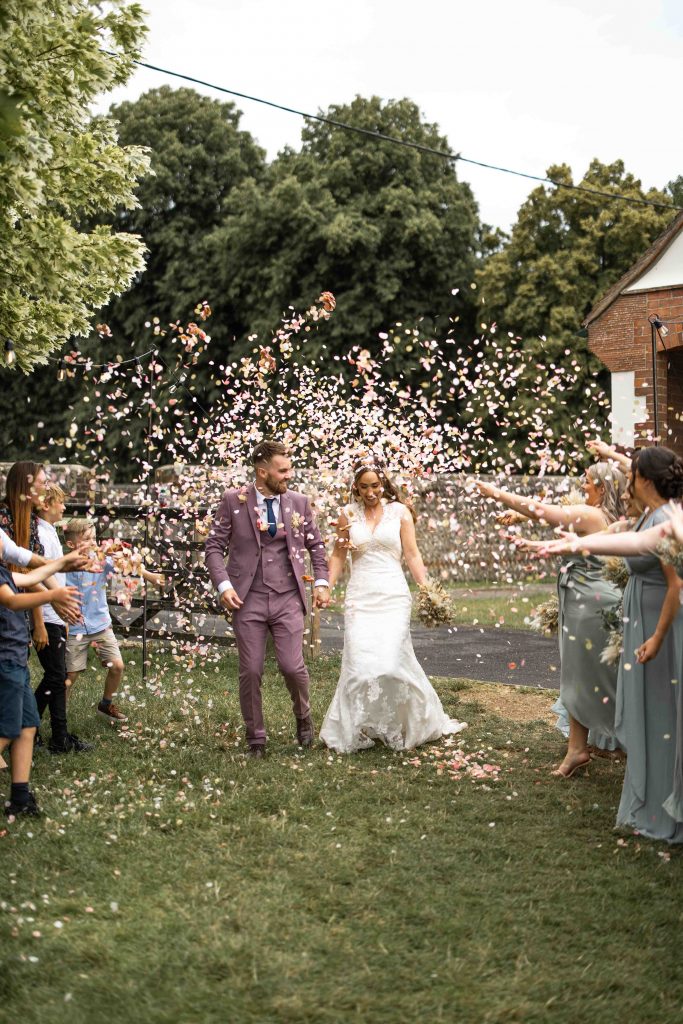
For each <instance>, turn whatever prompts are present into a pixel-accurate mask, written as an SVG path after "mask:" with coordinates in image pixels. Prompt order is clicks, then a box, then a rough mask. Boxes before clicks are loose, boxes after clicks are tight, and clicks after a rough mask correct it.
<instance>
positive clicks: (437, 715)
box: [320, 502, 466, 754]
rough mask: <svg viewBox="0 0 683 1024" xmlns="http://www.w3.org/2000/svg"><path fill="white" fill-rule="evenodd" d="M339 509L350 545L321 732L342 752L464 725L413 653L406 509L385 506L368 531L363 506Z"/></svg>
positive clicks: (415, 741) (406, 741)
mask: <svg viewBox="0 0 683 1024" xmlns="http://www.w3.org/2000/svg"><path fill="white" fill-rule="evenodd" d="M344 513H345V515H346V516H347V518H348V520H349V522H350V528H349V539H350V541H351V543H352V545H353V548H352V550H351V559H352V567H351V578H350V580H349V584H348V587H347V589H346V605H345V616H344V653H343V656H342V666H341V675H340V677H339V682H338V684H337V689H336V692H335V695H334V697H333V699H332V703H331V704H330V707H329V709H328V711H327V714H326V715H325V720H324V722H323V725H322V728H321V730H320V738H321V739H322V740H323V742H324V743H325V744H326V745H327V746H328V747H331V748H332V749H333V750H337V751H339V752H340V753H345V754H348V753H351V752H352V751H354V750H362V749H363V748H364V747H372V746H373V745H374V741H375V740H381V741H382V742H383V743H385V744H386V745H387V746H388V747H392V748H393V749H394V750H409V749H411V748H412V747H417V746H419V745H420V744H421V743H427V742H429V741H430V740H437V739H439V738H440V737H441V736H444V735H448V734H453V733H457V732H460V731H461V730H462V729H464V728H465V727H466V723H464V722H458V721H456V720H455V719H452V718H449V717H448V715H446V713H445V711H444V709H443V707H442V705H441V701H440V700H439V698H438V696H437V694H436V691H435V690H434V688H433V686H432V685H431V683H430V682H429V679H428V678H427V676H426V675H425V673H424V671H423V670H422V668H421V666H420V663H419V662H418V660H417V658H416V657H415V652H414V651H413V643H412V640H411V637H410V612H411V605H412V600H411V596H410V591H409V589H408V584H407V583H406V578H405V576H404V574H403V570H402V568H401V518H402V516H404V515H410V512H409V511H408V509H407V508H406V507H405V505H401V504H399V503H398V502H392V503H388V504H386V505H385V506H384V513H383V516H382V518H381V519H380V521H379V523H378V524H377V526H376V528H375V530H374V532H373V531H372V530H371V529H370V527H369V525H368V523H367V522H366V519H365V514H364V510H363V506H362V505H350V506H348V507H347V508H345V509H344Z"/></svg>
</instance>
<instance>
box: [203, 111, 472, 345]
mask: <svg viewBox="0 0 683 1024" xmlns="http://www.w3.org/2000/svg"><path fill="white" fill-rule="evenodd" d="M327 116H328V117H329V118H331V119H334V120H336V121H343V122H346V123H349V124H352V125H354V126H356V127H359V128H364V129H366V130H369V131H375V132H381V133H383V134H385V135H390V136H393V137H395V138H397V139H401V140H406V141H412V142H416V143H419V144H421V145H424V146H429V147H432V148H434V149H439V150H447V149H448V142H447V140H446V139H445V138H444V137H443V136H442V135H441V134H440V133H439V131H438V128H437V126H436V125H433V124H428V123H425V122H424V121H423V120H422V118H421V116H420V112H419V110H418V108H417V107H416V105H415V104H414V103H412V102H411V101H410V100H407V99H404V100H400V101H389V102H387V103H383V102H382V101H381V100H380V99H378V98H377V97H373V98H371V99H363V98H362V97H357V98H356V99H355V100H354V101H353V102H352V103H351V104H350V105H348V106H333V107H331V108H330V109H329V110H328V111H327ZM479 231H480V225H479V218H478V212H477V205H476V202H475V200H474V198H473V196H472V192H471V190H470V188H469V186H468V185H467V184H463V183H461V182H459V181H458V179H457V176H456V173H455V169H454V164H453V163H452V162H449V161H448V160H445V159H443V158H442V157H439V156H433V155H429V154H425V153H421V152H418V151H417V150H414V149H409V148H402V147H400V146H397V145H393V144H391V143H389V142H383V141H381V140H378V139H374V138H369V137H367V136H363V135H359V134H356V133H353V132H348V131H345V130H343V129H340V128H335V127H332V126H331V125H328V124H325V123H320V122H315V121H310V122H307V124H306V127H305V128H304V130H303V136H302V148H301V151H300V152H294V151H292V150H291V149H286V150H285V151H283V153H281V154H280V156H279V157H278V158H277V159H276V160H275V161H274V162H273V163H272V164H271V165H270V167H269V168H268V171H267V173H266V175H265V178H264V180H263V182H261V183H257V182H255V181H253V180H249V181H245V182H244V184H243V185H241V186H240V187H239V188H237V189H235V190H234V191H233V192H232V193H231V195H230V197H229V199H228V202H227V210H226V215H225V217H224V220H223V223H222V224H221V225H220V226H219V227H217V228H216V229H215V230H214V231H213V233H212V235H211V236H210V237H209V238H208V239H207V247H206V255H207V258H206V263H205V267H204V273H205V276H204V277H203V278H202V280H203V282H204V287H203V290H204V291H206V292H207V294H208V295H209V296H210V297H211V298H212V305H213V306H214V310H215V318H216V321H217V322H220V321H221V319H224V320H225V326H226V327H227V328H228V330H229V334H230V335H232V336H233V337H234V338H235V339H236V341H235V343H234V345H233V347H232V354H233V355H234V354H243V353H245V352H246V351H248V350H249V349H250V348H251V342H250V340H249V338H248V335H249V334H250V333H251V332H258V334H259V336H260V338H261V340H267V339H268V337H269V336H270V334H271V333H272V330H273V328H274V327H275V326H277V324H278V322H279V321H280V319H281V317H282V315H283V311H284V310H286V308H287V307H289V306H290V305H291V306H294V307H295V308H301V307H305V306H306V305H307V304H308V303H309V301H310V299H311V297H315V296H316V295H318V294H319V293H320V292H321V291H322V290H323V289H329V290H331V291H333V292H334V293H335V295H336V297H337V300H338V305H337V312H336V315H335V318H334V320H333V322H332V323H331V324H330V330H329V332H327V331H326V332H325V340H326V342H327V343H328V345H329V347H330V349H331V350H332V351H334V352H340V351H343V350H345V349H346V348H347V347H349V346H351V345H353V344H356V343H358V344H361V345H363V346H366V345H370V346H372V345H373V344H374V345H377V344H378V343H377V334H378V332H380V331H382V330H386V329H387V328H388V327H390V326H391V325H392V324H393V323H394V322H395V321H404V322H405V323H406V324H410V325H412V324H413V323H414V322H415V321H416V320H417V319H419V318H421V317H423V316H429V317H430V318H434V319H437V326H438V329H440V330H441V331H442V332H443V333H445V332H446V331H447V329H448V327H449V326H452V324H450V323H449V317H453V318H457V317H460V318H461V320H462V321H463V322H464V324H465V329H466V330H467V329H470V328H471V327H472V326H473V322H474V308H473V304H472V301H471V298H470V288H469V286H470V283H471V282H472V279H473V275H474V271H475V267H476V263H477V252H478V244H479ZM455 288H459V289H460V292H459V293H458V294H457V295H456V297H455V298H454V297H453V296H452V294H451V293H452V290H453V289H455ZM212 335H213V337H214V338H216V337H217V329H216V323H214V325H213V327H212Z"/></svg>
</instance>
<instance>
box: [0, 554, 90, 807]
mask: <svg viewBox="0 0 683 1024" xmlns="http://www.w3.org/2000/svg"><path fill="white" fill-rule="evenodd" d="M0 545H2V538H0ZM20 550H21V549H20ZM26 554H28V552H26ZM3 556H4V549H3V550H2V551H0V560H1V559H2V558H3ZM83 563H84V559H83V557H82V556H81V555H79V554H78V553H75V554H72V555H65V556H64V558H59V559H56V560H54V561H50V562H47V563H46V564H45V565H43V566H42V567H40V568H38V569H34V570H33V571H32V572H28V573H12V572H10V570H9V569H8V568H7V567H6V566H5V565H3V564H2V561H0V753H2V752H3V751H4V750H5V749H6V748H7V747H9V748H10V755H11V761H12V788H11V792H10V799H9V802H8V803H7V804H6V805H5V814H6V815H7V816H8V817H12V818H15V817H19V816H20V815H23V814H29V815H33V816H36V815H38V814H39V813H40V811H39V810H38V807H37V806H36V801H35V797H34V796H33V794H32V793H31V792H30V791H29V788H28V783H29V776H30V772H31V758H32V756H33V739H34V736H35V733H36V729H37V728H38V726H39V725H40V718H39V716H38V709H37V707H36V699H35V697H34V696H33V690H32V689H31V676H30V674H29V670H28V655H29V649H30V643H31V637H30V634H29V629H28V622H27V619H26V612H27V611H29V610H31V609H33V608H38V607H40V605H43V604H48V603H49V602H51V601H65V602H66V603H67V605H69V606H70V607H71V610H72V611H76V610H77V607H78V595H77V591H76V590H75V589H74V588H73V587H57V588H55V589H53V590H39V591H34V592H32V593H20V591H19V587H21V588H26V587H35V586H37V585H38V584H39V583H42V582H43V580H46V579H47V578H48V577H49V576H52V574H53V573H55V572H63V571H65V570H68V569H74V568H77V567H79V566H80V565H82V564H83Z"/></svg>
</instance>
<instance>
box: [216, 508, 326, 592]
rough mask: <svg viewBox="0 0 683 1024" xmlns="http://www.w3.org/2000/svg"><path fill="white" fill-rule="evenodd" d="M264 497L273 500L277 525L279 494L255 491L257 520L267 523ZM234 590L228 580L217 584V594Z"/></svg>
mask: <svg viewBox="0 0 683 1024" xmlns="http://www.w3.org/2000/svg"><path fill="white" fill-rule="evenodd" d="M266 497H268V500H269V501H270V499H271V498H272V500H273V515H274V517H275V522H276V523H279V522H280V495H279V494H269V495H267V496H266V495H265V494H261V492H260V491H259V490H258V489H257V490H256V508H257V509H258V514H259V519H260V520H261V522H263V523H267V522H268V506H267V505H266ZM315 586H316V587H329V583H328V582H327V580H316V581H315ZM234 589H235V588H234V587H233V585H232V583H231V582H230V580H223V582H222V583H219V584H218V593H219V594H222V593H224V592H225V591H226V590H234Z"/></svg>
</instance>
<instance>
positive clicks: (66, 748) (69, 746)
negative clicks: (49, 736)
mask: <svg viewBox="0 0 683 1024" xmlns="http://www.w3.org/2000/svg"><path fill="white" fill-rule="evenodd" d="M94 749H95V747H94V744H92V743H86V742H85V740H80V739H79V738H78V736H76V734H75V733H73V732H68V733H67V734H66V736H65V737H64V739H63V740H60V741H59V742H57V743H55V741H54V740H50V743H49V746H48V750H49V751H50V753H51V754H72V753H73V754H83V753H85V752H86V751H87V750H94Z"/></svg>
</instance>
